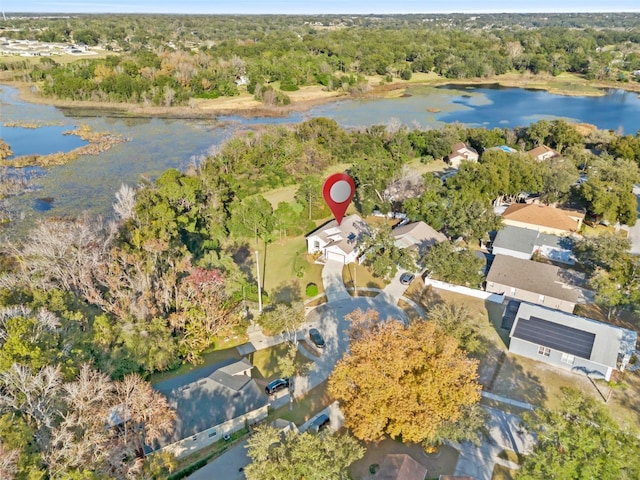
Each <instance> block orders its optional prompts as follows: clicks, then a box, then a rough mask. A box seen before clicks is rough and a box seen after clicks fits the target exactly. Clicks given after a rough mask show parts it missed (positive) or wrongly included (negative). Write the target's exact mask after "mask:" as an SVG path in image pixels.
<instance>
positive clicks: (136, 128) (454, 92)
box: [0, 86, 640, 230]
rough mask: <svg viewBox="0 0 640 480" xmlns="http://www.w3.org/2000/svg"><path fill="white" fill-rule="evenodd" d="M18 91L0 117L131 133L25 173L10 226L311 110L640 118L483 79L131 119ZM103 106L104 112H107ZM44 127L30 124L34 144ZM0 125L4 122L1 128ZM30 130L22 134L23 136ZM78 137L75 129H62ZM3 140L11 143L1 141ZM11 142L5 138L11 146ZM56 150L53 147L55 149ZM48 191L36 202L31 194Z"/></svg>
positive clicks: (459, 118)
mask: <svg viewBox="0 0 640 480" xmlns="http://www.w3.org/2000/svg"><path fill="white" fill-rule="evenodd" d="M17 93H18V92H17V90H16V89H15V88H11V87H5V86H0V105H1V107H2V121H3V122H6V121H17V122H19V121H25V122H37V123H43V124H44V123H48V124H51V123H55V124H62V125H69V124H80V123H82V124H87V125H89V126H90V127H91V128H92V129H93V130H94V131H107V132H111V133H115V134H120V135H123V136H124V137H126V138H129V139H130V141H129V142H127V143H122V144H119V145H116V146H115V147H113V148H112V149H111V150H109V151H107V152H105V153H103V154H101V155H99V156H82V157H80V158H78V159H77V160H76V161H74V162H72V163H70V164H68V165H64V166H60V167H52V168H48V169H46V175H44V176H39V177H37V178H35V180H32V183H33V184H34V186H35V187H36V188H37V191H29V192H26V193H25V194H24V195H21V196H19V197H14V198H12V199H11V200H10V202H9V208H10V210H11V211H12V213H13V214H14V216H15V218H23V219H24V220H22V221H16V222H13V223H12V224H10V225H9V227H5V228H10V229H12V230H16V229H21V228H24V225H29V224H33V220H34V219H35V218H38V217H40V216H42V215H54V216H64V215H78V214H80V213H81V212H82V211H88V212H89V213H90V214H93V215H103V216H107V217H108V216H110V215H111V211H112V210H111V205H112V203H113V201H114V195H115V192H116V191H117V190H118V189H119V188H120V185H121V184H122V183H126V184H129V185H135V184H136V183H138V182H139V181H140V179H141V177H147V178H154V177H156V176H157V175H159V174H160V173H162V172H163V171H164V170H166V169H167V168H170V167H174V168H178V169H185V168H186V167H187V166H188V165H189V164H190V163H191V162H193V161H194V158H198V157H200V156H203V155H206V154H207V152H208V150H209V148H210V147H211V146H212V145H219V144H221V143H222V142H223V141H224V140H225V139H227V138H229V137H230V136H231V135H233V133H234V132H236V131H238V130H240V129H246V128H251V127H253V126H258V125H265V124H285V123H298V122H301V121H304V120H307V119H310V118H313V117H320V116H324V117H328V118H333V119H335V120H336V121H337V122H338V124H340V125H341V126H343V127H345V128H350V127H352V128H355V127H362V126H370V125H374V124H377V125H381V124H387V123H388V122H389V121H390V120H391V119H392V118H396V119H398V120H400V121H401V122H402V123H403V124H404V125H406V126H407V127H409V128H428V127H441V126H442V125H444V124H445V123H450V122H462V123H465V124H467V125H476V126H483V127H486V128H494V127H503V126H506V127H515V126H526V125H529V124H530V123H532V122H534V121H537V120H540V119H554V118H567V119H570V120H572V121H577V122H586V123H592V124H595V125H597V126H598V127H599V128H603V129H613V130H620V129H622V130H623V131H624V132H625V133H635V132H636V130H638V128H639V126H640V100H639V99H638V96H637V94H635V93H628V92H623V91H620V90H612V91H610V92H608V93H609V94H608V95H605V96H602V97H565V96H561V95H552V94H549V93H546V92H542V91H537V90H536V91H531V90H522V89H515V88H492V87H491V86H489V87H482V88H476V87H469V86H465V87H455V86H454V87H451V86H450V87H446V88H444V87H439V88H434V87H425V86H412V87H410V88H408V89H407V93H408V95H409V96H399V97H398V98H383V99H359V100H341V101H337V102H333V103H327V104H324V105H319V106H316V107H313V108H311V109H310V110H308V111H306V112H301V113H300V112H297V113H292V114H290V115H289V116H286V117H280V118H269V117H258V118H251V119H246V118H244V117H238V116H221V117H219V119H218V121H216V120H176V119H158V118H130V117H123V116H122V114H120V113H118V114H114V113H113V112H109V111H105V110H97V111H96V110H87V111H78V110H60V109H57V108H54V107H51V106H47V105H36V104H30V103H26V102H23V101H21V100H20V99H19V98H18V94H17ZM105 112H106V113H105ZM42 132H43V131H42V130H41V129H38V130H37V131H33V130H32V131H30V132H29V133H30V134H31V135H32V136H34V137H36V138H34V139H33V140H32V143H38V142H39V141H40V136H41V134H42ZM3 133H4V130H3ZM31 135H30V136H31ZM64 138H70V139H72V140H74V139H75V140H77V137H73V136H72V137H64ZM9 144H10V145H11V142H9ZM12 147H13V145H12ZM60 149H62V148H58V150H60ZM49 198H50V199H52V201H51V202H49V203H47V202H45V203H46V205H43V204H42V202H40V201H39V199H49Z"/></svg>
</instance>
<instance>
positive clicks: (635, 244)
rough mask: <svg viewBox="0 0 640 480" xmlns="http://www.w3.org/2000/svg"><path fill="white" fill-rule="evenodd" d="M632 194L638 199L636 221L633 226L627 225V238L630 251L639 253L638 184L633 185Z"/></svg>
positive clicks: (639, 206) (639, 203)
mask: <svg viewBox="0 0 640 480" xmlns="http://www.w3.org/2000/svg"><path fill="white" fill-rule="evenodd" d="M633 194H634V195H635V196H636V199H638V221H637V222H636V224H635V225H634V226H633V227H629V240H630V241H631V253H635V254H640V185H634V187H633Z"/></svg>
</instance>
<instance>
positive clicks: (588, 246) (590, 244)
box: [573, 233, 631, 272]
mask: <svg viewBox="0 0 640 480" xmlns="http://www.w3.org/2000/svg"><path fill="white" fill-rule="evenodd" d="M630 248H631V242H630V241H629V239H627V238H624V237H622V236H620V235H613V234H611V233H604V234H602V235H593V236H588V237H582V238H580V239H578V240H576V241H575V243H574V245H573V253H574V255H575V256H576V259H577V260H578V262H580V263H581V264H582V265H583V266H584V267H585V268H587V269H588V270H589V271H591V272H593V271H594V270H595V269H597V268H603V269H605V270H607V271H611V270H616V269H619V268H620V267H621V266H622V265H623V264H624V262H625V260H626V259H625V257H626V256H627V255H628V253H629V249H630Z"/></svg>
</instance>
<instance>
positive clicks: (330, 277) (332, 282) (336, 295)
mask: <svg viewBox="0 0 640 480" xmlns="http://www.w3.org/2000/svg"><path fill="white" fill-rule="evenodd" d="M343 267H344V265H343V264H342V263H340V262H335V261H333V260H327V263H325V265H324V267H323V268H322V284H323V285H324V291H325V293H326V295H327V302H329V303H331V302H337V301H339V300H345V299H348V298H350V297H351V296H350V295H349V292H347V288H346V287H345V286H344V282H343V280H342V268H343Z"/></svg>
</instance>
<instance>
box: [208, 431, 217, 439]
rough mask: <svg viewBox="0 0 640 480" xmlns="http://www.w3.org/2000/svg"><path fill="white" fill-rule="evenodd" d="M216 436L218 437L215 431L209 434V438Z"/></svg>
mask: <svg viewBox="0 0 640 480" xmlns="http://www.w3.org/2000/svg"><path fill="white" fill-rule="evenodd" d="M215 436H216V432H215V430H214V431H213V432H209V438H211V437H215Z"/></svg>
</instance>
